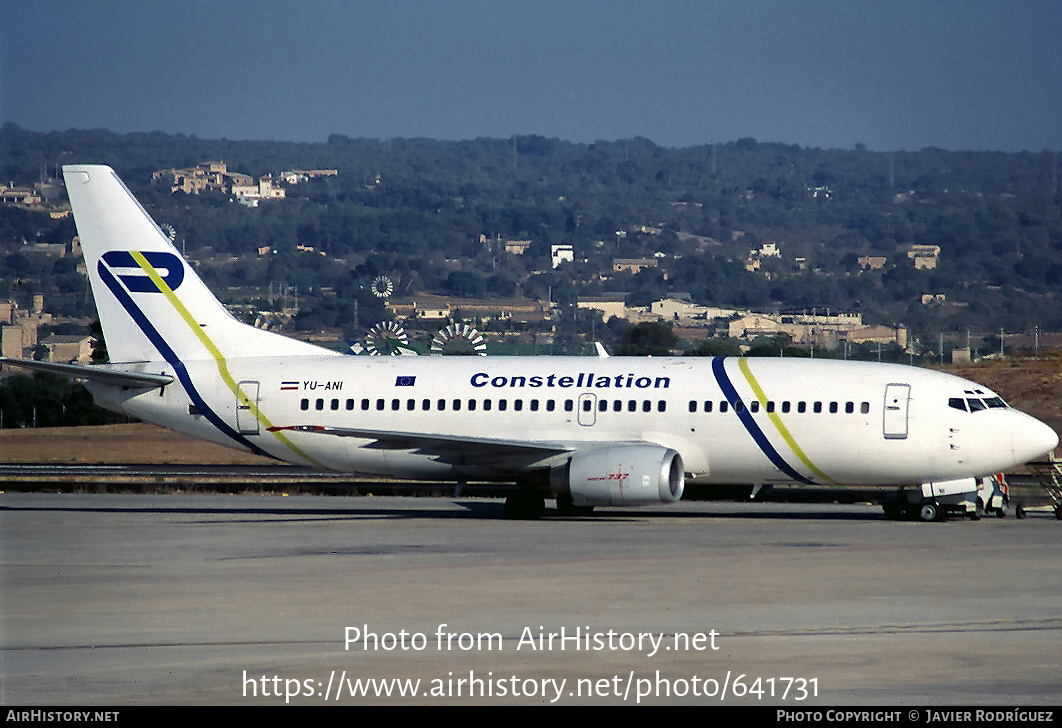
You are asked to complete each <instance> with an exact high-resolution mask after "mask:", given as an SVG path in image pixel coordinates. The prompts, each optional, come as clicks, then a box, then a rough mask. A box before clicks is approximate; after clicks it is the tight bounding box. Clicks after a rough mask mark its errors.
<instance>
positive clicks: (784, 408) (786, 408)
mask: <svg viewBox="0 0 1062 728" xmlns="http://www.w3.org/2000/svg"><path fill="white" fill-rule="evenodd" d="M788 411H789V403H788V402H782V413H783V414H784V413H786V412H788Z"/></svg>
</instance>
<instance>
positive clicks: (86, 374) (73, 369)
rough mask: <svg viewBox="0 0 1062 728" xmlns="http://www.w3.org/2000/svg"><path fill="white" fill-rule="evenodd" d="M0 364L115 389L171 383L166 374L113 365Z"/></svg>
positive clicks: (11, 361)
mask: <svg viewBox="0 0 1062 728" xmlns="http://www.w3.org/2000/svg"><path fill="white" fill-rule="evenodd" d="M0 364H10V365H11V366H16V367H22V368H23V369H32V370H34V371H38V372H51V373H52V374H62V375H65V376H67V377H73V378H74V379H87V380H88V381H90V382H99V383H100V384H110V385H113V386H116V387H133V388H136V389H154V388H155V387H164V386H166V385H167V384H169V383H170V382H172V381H173V377H171V376H170V375H168V374H150V373H148V372H131V371H129V370H127V369H116V368H112V367H113V365H108V364H96V365H92V366H87V365H84V364H59V363H56V362H50V361H34V360H32V359H9V358H8V357H0Z"/></svg>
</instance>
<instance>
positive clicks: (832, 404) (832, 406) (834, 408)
mask: <svg viewBox="0 0 1062 728" xmlns="http://www.w3.org/2000/svg"><path fill="white" fill-rule="evenodd" d="M830 414H831V415H835V414H837V403H836V402H830Z"/></svg>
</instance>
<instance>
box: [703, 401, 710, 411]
mask: <svg viewBox="0 0 1062 728" xmlns="http://www.w3.org/2000/svg"><path fill="white" fill-rule="evenodd" d="M704 411H705V412H711V411H712V401H711V400H708V401H707V402H705V403H704Z"/></svg>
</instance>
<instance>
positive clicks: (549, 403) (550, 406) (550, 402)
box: [546, 399, 557, 412]
mask: <svg viewBox="0 0 1062 728" xmlns="http://www.w3.org/2000/svg"><path fill="white" fill-rule="evenodd" d="M555 409H557V403H556V402H554V401H553V400H552V399H547V400H546V411H547V412H552V411H553V410H555Z"/></svg>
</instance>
